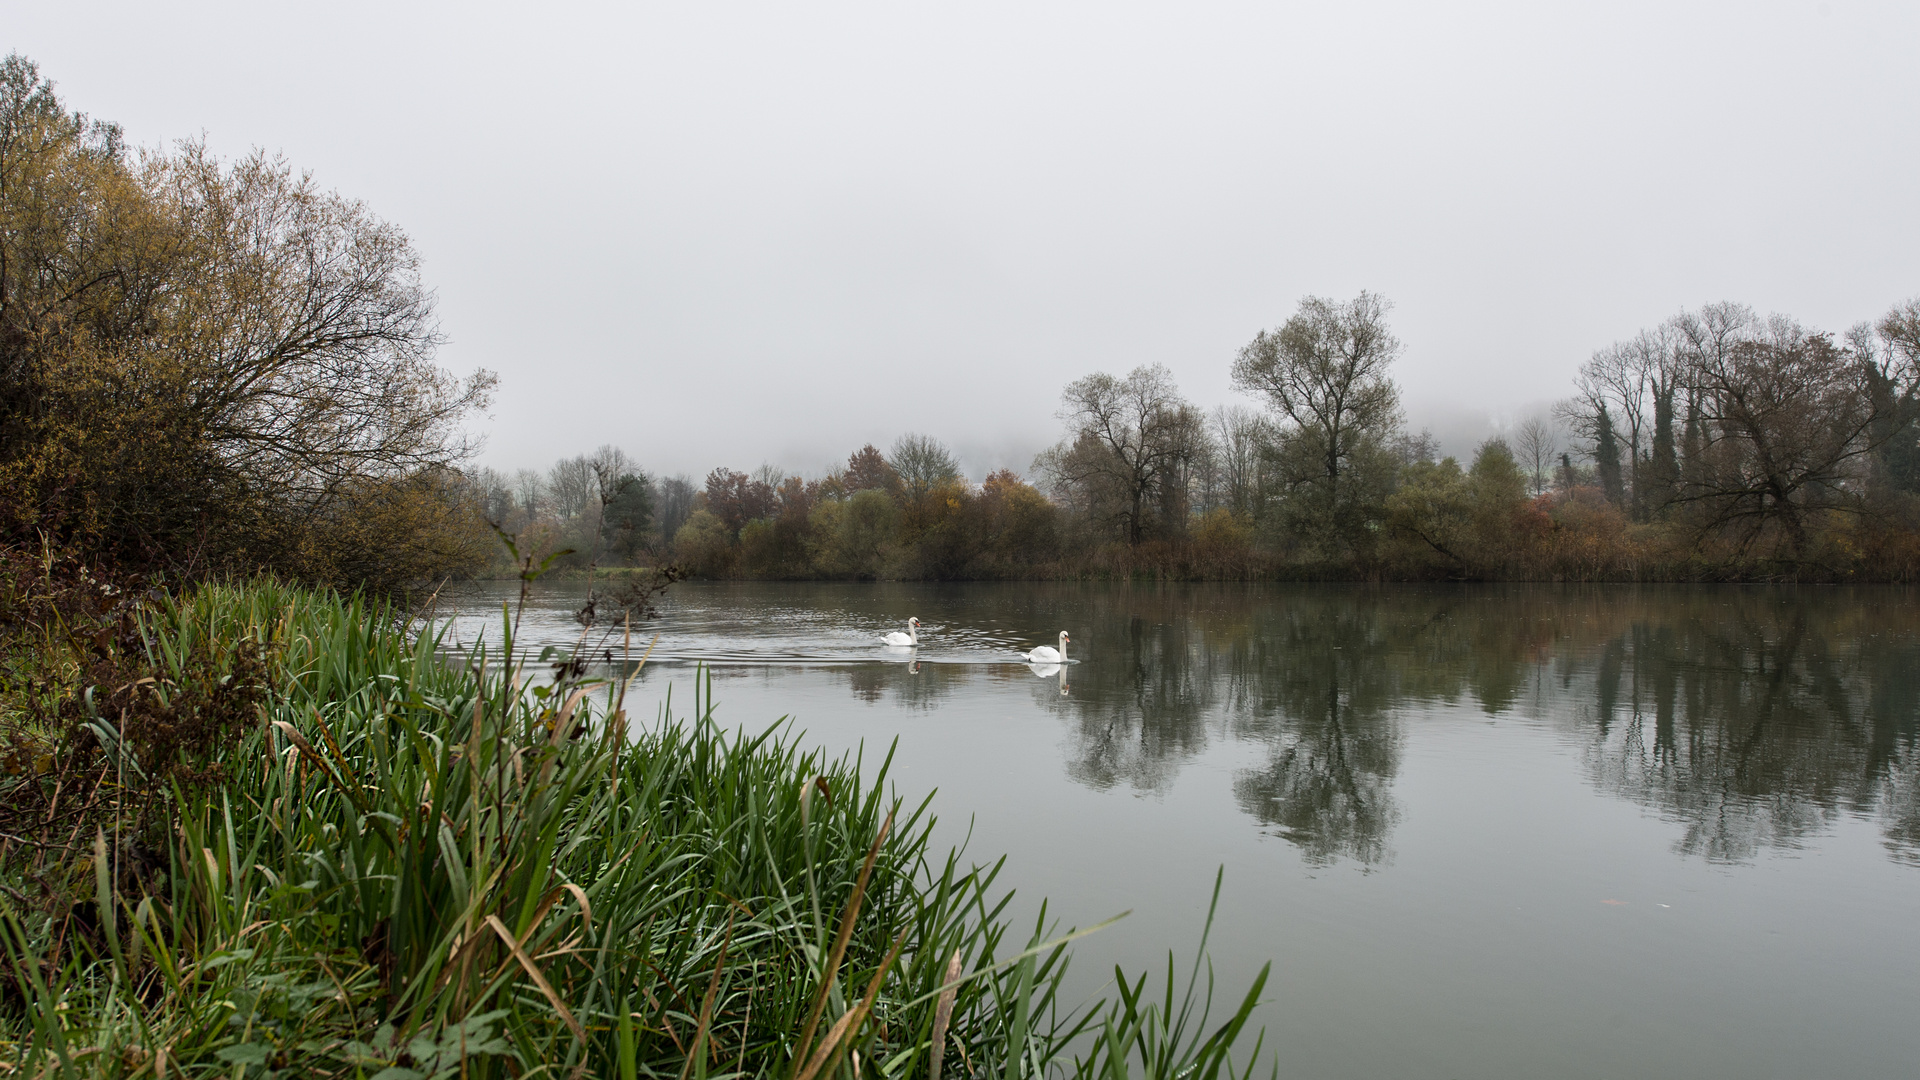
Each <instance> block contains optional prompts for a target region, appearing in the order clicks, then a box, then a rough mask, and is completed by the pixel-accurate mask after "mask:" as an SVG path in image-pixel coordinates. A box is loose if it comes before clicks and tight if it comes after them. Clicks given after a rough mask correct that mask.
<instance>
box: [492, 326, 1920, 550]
mask: <svg viewBox="0 0 1920 1080" xmlns="http://www.w3.org/2000/svg"><path fill="white" fill-rule="evenodd" d="M1390 312H1391V305H1390V304H1389V303H1388V302H1387V301H1386V300H1385V299H1384V298H1382V297H1379V296H1376V295H1373V294H1370V293H1364V292H1363V293H1361V294H1360V295H1359V296H1357V297H1355V298H1353V299H1351V300H1347V301H1335V300H1328V299H1323V298H1319V297H1307V298H1305V299H1303V300H1301V301H1300V303H1299V305H1298V308H1297V309H1296V311H1295V313H1294V314H1293V315H1292V316H1291V317H1289V318H1288V319H1287V320H1286V321H1285V322H1283V323H1282V324H1280V325H1279V326H1278V327H1276V328H1274V329H1272V330H1262V331H1259V332H1257V333H1256V334H1255V335H1254V337H1253V339H1252V340H1251V341H1250V342H1249V343H1248V344H1247V345H1246V346H1245V347H1244V348H1242V349H1241V350H1240V352H1239V354H1238V355H1237V356H1236V357H1234V358H1233V359H1232V361H1231V369H1230V370H1231V374H1232V377H1233V382H1234V385H1235V387H1236V388H1237V389H1238V390H1239V391H1241V392H1242V393H1243V394H1244V395H1245V403H1236V404H1232V405H1224V406H1220V407H1217V408H1215V409H1214V410H1213V411H1212V412H1210V413H1209V412H1205V411H1203V410H1201V409H1200V408H1199V407H1198V406H1196V405H1195V404H1194V403H1192V402H1191V401H1189V400H1187V398H1186V397H1184V396H1183V395H1182V394H1181V392H1180V389H1179V387H1178V386H1177V385H1176V384H1175V382H1174V379H1173V376H1172V374H1171V373H1170V372H1169V371H1168V369H1167V368H1165V367H1164V366H1161V365H1157V364H1155V365H1146V366H1142V367H1139V368H1135V369H1134V370H1132V371H1130V372H1127V373H1126V374H1124V375H1118V374H1113V373H1109V372H1091V373H1088V374H1086V375H1084V376H1081V377H1080V378H1077V379H1074V380H1072V381H1070V382H1069V383H1067V384H1066V386H1064V387H1063V388H1062V390H1061V397H1060V407H1059V411H1058V413H1057V415H1058V417H1059V419H1060V421H1061V426H1062V437H1061V439H1060V441H1059V442H1058V443H1056V444H1055V445H1054V446H1052V447H1050V448H1048V449H1047V450H1045V451H1043V452H1042V453H1041V454H1039V455H1038V456H1037V457H1036V458H1035V460H1034V463H1033V468H1032V476H1031V480H1030V481H1029V480H1028V479H1024V478H1022V477H1020V476H1018V475H1016V474H1014V473H1011V472H1007V471H1002V472H997V473H994V474H993V475H991V476H989V477H986V478H985V479H984V480H982V481H981V482H979V483H974V482H973V481H971V480H969V479H968V478H966V477H965V476H964V475H963V474H962V472H961V469H960V465H959V462H958V460H957V459H956V458H955V457H954V455H953V454H952V453H951V452H950V451H949V450H948V449H947V448H946V446H945V445H943V444H942V443H941V442H940V441H939V440H938V439H935V438H933V437H931V436H928V435H924V434H918V433H909V434H906V435H902V436H901V437H900V438H899V439H897V440H896V441H895V442H894V443H893V445H892V447H891V449H889V450H888V451H886V452H882V451H881V450H879V449H878V448H876V447H874V446H871V445H868V446H863V447H861V448H860V449H858V450H855V451H853V452H852V453H850V454H849V455H848V457H847V461H846V464H845V465H844V466H836V467H834V468H831V469H828V470H826V471H825V472H824V474H822V475H818V476H814V477H810V478H803V477H797V476H789V475H786V474H785V473H784V472H783V471H781V470H779V469H777V468H773V467H771V466H761V467H760V468H759V469H757V470H755V471H753V472H751V473H746V472H740V471H738V470H734V469H729V468H720V469H715V470H714V471H713V472H712V473H710V474H709V475H708V476H707V477H706V479H705V481H704V484H702V485H698V486H696V485H695V484H693V483H692V482H691V481H690V480H688V479H687V478H684V477H679V478H670V479H662V480H654V479H652V478H650V477H649V476H648V475H647V474H646V473H645V472H644V471H642V470H640V469H638V468H637V467H635V466H633V465H632V463H631V462H629V461H627V459H626V458H625V456H624V454H622V453H621V452H620V451H619V450H618V449H617V448H613V447H602V448H601V449H600V450H599V451H597V452H596V454H595V455H592V456H588V457H582V458H578V459H571V460H568V461H562V462H559V463H557V464H556V465H555V466H554V467H553V468H552V469H551V470H549V471H548V473H547V474H546V487H545V488H544V489H542V491H543V493H541V492H535V493H534V495H533V496H532V497H531V498H532V501H529V499H530V496H529V492H530V491H531V490H532V489H531V488H529V486H528V485H529V483H530V482H531V481H532V480H534V479H537V477H534V476H533V474H528V473H522V474H518V475H517V476H516V477H514V478H512V479H508V478H506V477H501V476H497V475H494V474H476V486H477V487H478V488H479V489H482V490H485V491H488V492H489V493H490V494H489V495H488V496H487V499H486V502H487V505H489V506H501V507H506V506H511V507H513V508H514V512H515V513H516V514H518V513H519V512H520V511H521V509H522V508H523V507H529V506H536V505H537V506H539V507H542V508H544V509H543V510H542V512H541V513H540V514H535V515H533V517H531V518H526V519H524V520H523V519H520V518H516V519H515V522H511V523H507V524H506V526H505V527H507V528H509V529H516V528H527V527H529V526H534V527H537V528H538V529H544V530H546V534H545V535H546V537H547V542H548V544H549V546H551V547H558V546H560V545H563V544H564V545H565V546H569V547H572V548H573V549H574V554H573V555H572V556H570V557H569V558H570V559H571V560H572V561H574V562H576V563H585V562H597V563H599V564H602V565H604V564H606V563H608V562H609V561H612V562H619V561H632V560H636V559H642V558H644V559H647V560H652V561H653V562H664V561H677V562H678V563H679V564H680V565H682V567H683V568H685V569H688V570H691V571H692V572H694V573H698V574H704V575H708V576H716V577H722V576H737V577H797V578H804V577H835V578H855V579H872V578H887V577H919V578H946V579H960V578H981V577H1056V576H1065V577H1072V576H1134V575H1141V574H1145V575H1149V576H1157V577H1245V578H1253V577H1315V578H1341V579H1351V578H1376V579H1393V578H1401V579H1407V578H1412V579H1421V578H1459V579H1472V578H1501V577H1522V578H1536V579H1561V578H1567V579H1578V580H1600V579H1668V580H1671V579H1678V580H1694V579H1704V580H1725V579H1751V578H1760V579H1811V580H1838V579H1845V578H1850V577H1861V576H1864V577H1871V578H1888V577H1892V578H1898V579H1902V580H1906V579H1911V578H1912V577H1913V576H1914V574H1915V572H1916V570H1920V534H1917V532H1916V525H1917V524H1920V512H1917V510H1916V508H1917V507H1920V427H1917V426H1916V425H1917V424H1920V302H1909V303H1906V304H1903V305H1900V306H1897V307H1896V308H1894V309H1893V310H1892V311H1890V312H1889V313H1888V314H1886V315H1885V316H1884V317H1883V318H1882V319H1880V320H1879V321H1878V322H1877V323H1874V324H1863V325H1861V326H1859V327H1856V328H1854V329H1853V330H1850V331H1849V332H1848V333H1847V334H1845V335H1843V336H1841V337H1838V338H1836V337H1835V336H1833V335H1831V334H1828V333H1824V332H1820V331H1815V330H1811V329H1808V328H1805V327H1802V326H1800V325H1799V324H1797V323H1795V322H1793V321H1792V320H1790V319H1786V318H1782V317H1777V316H1776V317H1771V318H1762V317H1760V316H1758V315H1756V314H1755V313H1754V312H1752V311H1751V310H1750V309H1748V308H1745V307H1741V306H1739V305H1735V304H1716V305H1710V306H1708V307H1706V308H1702V309H1700V310H1699V311H1695V312H1683V313H1682V314H1680V315H1678V316H1675V317H1674V318H1672V319H1670V320H1667V321H1666V322H1664V323H1662V324H1660V325H1659V326H1657V327H1654V328H1653V329H1650V330H1647V331H1644V332H1642V333H1639V334H1637V335H1635V336H1634V337H1633V338H1631V339H1628V340H1626V341H1622V342H1617V343H1615V344H1612V345H1609V346H1606V347H1604V348H1601V349H1599V350H1597V351H1596V352H1595V353H1594V354H1593V356H1592V357H1591V358H1590V359H1589V360H1588V361H1587V362H1586V363H1585V364H1583V365H1582V367H1581V368H1580V371H1579V375H1578V378H1577V380H1576V382H1575V384H1574V387H1573V393H1572V394H1571V395H1570V396H1569V397H1568V398H1567V399H1566V400H1565V401H1563V402H1562V403H1560V405H1559V406H1557V407H1556V408H1555V410H1554V413H1553V415H1552V416H1551V417H1548V416H1529V417H1525V418H1523V419H1521V420H1519V421H1518V422H1517V423H1514V424H1513V425H1511V427H1510V428H1509V429H1508V431H1507V432H1506V434H1505V435H1503V436H1495V437H1492V438H1489V439H1487V440H1485V441H1484V442H1483V443H1482V444H1481V445H1480V446H1479V447H1477V448H1476V449H1475V451H1474V453H1473V454H1472V455H1471V457H1470V458H1468V459H1467V460H1465V461H1461V460H1456V459H1454V458H1451V457H1441V456H1439V454H1438V452H1437V449H1436V447H1435V445H1434V441H1433V439H1432V437H1431V436H1430V435H1428V434H1427V433H1425V432H1416V431H1411V430H1409V429H1407V427H1406V426H1405V422H1404V419H1403V417H1402V414H1401V411H1400V404H1399V402H1400V397H1399V390H1398V387H1397V386H1396V385H1395V383H1394V381H1393V378H1392V365H1393V363H1394V361H1395V360H1396V359H1397V358H1398V357H1399V355H1400V354H1401V352H1402V349H1403V346H1402V345H1401V343H1400V341H1399V339H1398V338H1397V337H1396V336H1395V335H1394V333H1393V332H1392V329H1391V327H1390V325H1389V323H1388V315H1389V314H1390ZM616 476H617V477H619V478H620V480H621V483H622V484H624V485H626V486H625V487H622V488H621V489H620V491H621V494H618V495H617V496H615V497H613V498H611V499H610V497H609V491H610V489H608V488H607V487H606V481H605V480H604V479H600V478H605V477H616ZM596 484H598V485H599V486H597V487H596ZM596 492H598V495H597V500H598V501H597V502H596V495H595V493H596ZM542 500H544V501H542ZM616 507H630V508H631V509H622V510H620V511H619V512H618V515H617V516H616V514H615V508H616ZM655 507H659V508H660V509H659V510H658V512H655V510H654V508H655ZM669 508H670V509H669ZM535 519H537V520H535ZM616 537H617V540H616ZM642 553H644V554H642Z"/></svg>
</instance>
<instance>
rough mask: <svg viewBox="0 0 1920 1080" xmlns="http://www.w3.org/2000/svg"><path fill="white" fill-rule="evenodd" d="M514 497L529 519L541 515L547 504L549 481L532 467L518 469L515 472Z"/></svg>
mask: <svg viewBox="0 0 1920 1080" xmlns="http://www.w3.org/2000/svg"><path fill="white" fill-rule="evenodd" d="M513 497H514V500H515V501H516V502H517V503H518V504H519V507H520V511H521V512H522V513H524V514H526V516H527V520H528V521H532V520H533V519H534V518H537V517H539V516H540V511H541V509H542V508H544V507H545V506H546V505H547V481H546V478H544V477H542V476H541V475H540V474H539V473H538V472H535V471H534V470H532V469H518V470H516V471H515V472H514V474H513Z"/></svg>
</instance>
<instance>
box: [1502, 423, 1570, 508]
mask: <svg viewBox="0 0 1920 1080" xmlns="http://www.w3.org/2000/svg"><path fill="white" fill-rule="evenodd" d="M1513 451H1514V456H1515V458H1516V459H1518V461H1519V462H1520V466H1521V467H1522V468H1524V469H1526V470H1527V476H1528V477H1529V478H1530V479H1531V480H1532V481H1533V493H1534V494H1535V495H1539V494H1541V493H1542V492H1544V491H1546V490H1547V476H1548V474H1549V473H1551V472H1552V471H1553V464H1554V459H1555V458H1556V457H1558V456H1559V454H1560V433H1559V432H1557V431H1555V430H1554V427H1553V425H1552V424H1550V423H1548V422H1547V421H1545V420H1542V419H1541V418H1539V417H1537V416H1530V417H1528V418H1527V419H1525V420H1522V421H1521V422H1520V424H1519V426H1518V427H1516V428H1514V429H1513Z"/></svg>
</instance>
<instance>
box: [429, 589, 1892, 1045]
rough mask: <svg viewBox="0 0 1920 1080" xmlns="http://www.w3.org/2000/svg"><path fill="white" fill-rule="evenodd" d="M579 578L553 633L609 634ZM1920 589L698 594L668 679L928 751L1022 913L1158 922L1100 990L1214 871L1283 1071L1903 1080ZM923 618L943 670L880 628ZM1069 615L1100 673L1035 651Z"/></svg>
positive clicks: (909, 773)
mask: <svg viewBox="0 0 1920 1080" xmlns="http://www.w3.org/2000/svg"><path fill="white" fill-rule="evenodd" d="M582 592H583V589H582V587H581V586H577V585H575V586H568V585H556V586H551V587H546V588H543V589H542V590H541V591H539V592H537V593H536V594H535V595H534V597H533V601H532V604H531V607H530V608H529V610H528V611H527V612H526V613H525V616H524V623H523V630H522V633H523V640H531V639H537V640H539V641H543V642H551V643H557V644H565V645H568V646H571V645H573V644H574V643H575V642H577V641H578V640H579V638H580V630H579V627H578V626H577V625H576V624H575V623H574V622H572V620H571V617H570V616H571V613H572V611H573V610H574V609H575V608H576V607H578V605H579V601H580V598H581V595H582ZM513 594H514V591H513V589H512V588H510V587H508V586H499V587H497V588H496V587H488V586H480V587H476V588H474V589H472V590H470V591H469V592H467V593H464V594H462V595H461V596H459V597H457V598H455V601H454V603H455V606H456V609H457V610H458V611H459V613H460V614H459V617H458V618H457V619H456V620H455V622H456V633H457V634H458V635H459V636H460V637H461V638H462V639H463V640H466V641H471V640H473V639H474V637H475V636H476V635H478V634H481V633H483V632H484V633H486V634H487V636H488V637H489V638H495V639H497V637H498V633H499V632H498V629H497V627H498V622H499V617H498V611H499V605H500V603H501V602H502V601H503V600H505V599H508V598H509V597H511V596H512V595H513ZM1916 599H1917V597H1916V594H1915V593H1914V592H1913V591H1910V590H1899V589H1878V590H1874V589H1856V590H1848V589H1825V590H1788V589H1764V588H1662V589H1649V588H1626V587H1622V588H1611V589H1573V588H1554V587H1460V588H1424V587H1390V588H1367V587H1287V586H1262V587H1245V586H1229V587H1207V586H1198V587H1151V586H1149V587H1141V586H1133V587H1127V586H1111V587H1106V586H1073V585H1064V586H1063V585H1032V584H1022V585H966V586H934V585H787V584H753V585H742V584H682V585H678V586H675V587H674V590H673V593H672V598H671V600H670V602H668V603H667V604H666V605H665V606H664V608H663V618H662V619H661V620H660V621H659V622H657V623H653V624H649V626H648V634H649V636H650V635H651V634H652V633H653V632H655V631H657V632H658V633H659V635H660V638H659V643H658V646H657V648H656V650H655V652H654V654H653V658H652V660H651V661H650V662H649V663H648V665H647V666H646V668H645V669H644V670H643V672H642V673H641V676H640V682H639V684H637V690H638V691H639V692H640V693H641V695H642V697H643V698H645V697H647V696H649V695H651V696H653V697H656V698H657V697H660V696H662V695H664V693H665V692H666V690H667V688H668V687H669V685H671V686H672V687H673V689H674V693H675V696H676V699H677V700H689V699H690V693H691V690H692V683H693V678H694V672H695V670H696V669H695V667H694V665H695V664H696V663H697V662H702V661H704V662H706V663H709V664H710V665H712V668H711V670H712V672H713V676H714V687H715V696H716V698H717V699H718V701H719V703H720V710H719V716H720V718H721V719H722V720H723V722H725V723H727V724H729V725H730V726H745V727H747V728H750V729H754V730H758V729H760V728H763V727H765V726H767V725H770V724H772V723H774V722H775V721H777V720H778V719H779V718H781V717H783V716H790V717H792V718H793V723H794V724H795V725H796V726H797V727H798V728H800V729H803V730H804V731H805V732H806V738H807V739H808V740H809V741H811V742H814V743H817V744H820V745H824V746H827V747H831V748H834V749H836V750H842V749H852V748H857V747H860V746H862V745H863V744H864V746H865V747H866V748H867V752H868V754H869V756H872V755H873V754H874V752H875V751H876V750H884V749H885V748H886V747H887V746H888V745H889V744H892V743H893V742H894V741H895V740H897V741H898V747H899V750H898V756H897V758H896V766H895V772H894V778H895V782H896V783H897V784H898V786H899V788H900V791H901V793H902V794H903V795H907V796H909V797H918V796H919V795H922V794H924V793H925V792H927V791H928V790H931V789H938V791H939V797H938V798H937V800H936V803H935V805H936V807H937V808H938V810H939V811H940V813H941V815H942V824H941V829H942V835H943V836H944V837H945V838H946V839H947V840H948V842H958V841H960V840H961V839H964V838H965V836H966V832H967V830H969V829H971V833H972V839H971V841H970V848H969V850H970V851H971V852H973V854H974V855H976V856H977V857H980V858H983V859H984V858H988V857H992V856H997V855H998V854H1000V853H1006V854H1007V855H1008V856H1009V857H1010V858H1009V865H1008V870H1007V872H1006V875H1005V876H1004V877H1003V879H1002V880H1003V881H1006V882H1009V883H1010V884H1012V885H1014V886H1016V887H1017V888H1018V889H1019V891H1020V893H1021V894H1022V895H1023V896H1024V897H1026V898H1027V900H1028V907H1027V909H1026V910H1028V911H1029V912H1030V911H1031V910H1032V905H1033V903H1034V902H1037V900H1038V898H1039V897H1040V896H1046V897H1049V898H1051V902H1052V903H1051V908H1050V911H1051V912H1052V913H1053V914H1055V915H1057V916H1059V917H1060V918H1061V919H1062V920H1063V921H1064V922H1067V923H1075V924H1082V925H1084V924H1087V923H1091V922H1094V921H1097V920H1099V919H1101V918H1104V917H1106V916H1109V915H1112V914H1114V913H1116V912H1118V911H1121V910H1124V909H1132V910H1133V911H1134V915H1133V916H1132V917H1130V918H1128V919H1126V920H1124V921H1123V922H1122V923H1121V924H1120V925H1119V926H1117V927H1115V928H1113V929H1111V930H1108V931H1105V932H1103V933H1101V934H1098V935H1095V936H1094V937H1092V938H1089V939H1085V940H1083V941H1082V942H1080V943H1078V947H1077V952H1076V961H1075V971H1076V973H1077V976H1078V983H1077V990H1078V991H1080V992H1082V993H1092V992H1095V991H1097V990H1098V989H1099V987H1100V984H1101V982H1102V975H1103V973H1106V972H1111V970H1112V967H1113V965H1114V964H1115V963H1118V964H1121V965H1122V966H1124V967H1125V968H1127V969H1128V970H1132V971H1138V970H1142V969H1144V968H1147V967H1149V966H1153V965H1156V964H1160V963H1164V958H1165V953H1166V950H1167V948H1169V947H1174V948H1176V949H1177V950H1178V951H1179V952H1180V953H1182V954H1183V955H1187V954H1190V951H1191V948H1192V945H1193V943H1194V940H1195V937H1196V935H1197V933H1198V929H1199V926H1200V922H1201V920H1202V918H1203V916H1204V913H1205V906H1206V900H1207V895H1208V891H1209V888H1210V886H1211V882H1212V879H1213V874H1214V871H1215V868H1216V867H1219V866H1222V865H1224V866H1225V868H1226V885H1225V889H1224V892H1223V895H1222V900H1221V913H1220V919H1219V922H1218V925H1217V927H1216V930H1215V937H1214V942H1213V950H1212V951H1213V959H1214V963H1215V969H1216V972H1217V975H1218V977H1219V979H1220V984H1221V986H1222V987H1223V988H1224V989H1225V991H1226V992H1227V993H1228V994H1232V993H1234V992H1236V991H1239V990H1243V989H1244V987H1245V985H1246V983H1247V982H1248V980H1250V979H1251V978H1252V977H1253V975H1254V973H1255V972H1256V971H1257V970H1258V968H1259V966H1260V964H1261V963H1263V962H1265V961H1267V960H1272V961H1273V963H1274V975H1273V978H1272V980H1271V982H1270V983H1269V984H1268V991H1267V998H1268V1003H1267V1004H1266V1005H1265V1006H1263V1008H1262V1010H1261V1013H1260V1017H1259V1019H1260V1022H1262V1023H1264V1024H1265V1025H1266V1026H1267V1029H1268V1045H1269V1046H1277V1047H1278V1048H1279V1052H1280V1060H1281V1072H1282V1075H1283V1076H1298V1077H1667V1076H1672V1077H1813V1076H1835V1077H1839V1076H1848V1077H1913V1076H1917V1075H1920V1022H1917V1021H1916V1017H1920V747H1916V736H1920V612H1917V609H1916V603H1915V602H1916ZM489 613H491V614H489ZM909 615H917V616H919V618H920V619H921V622H922V631H921V639H922V645H921V647H920V648H919V649H918V650H917V652H905V651H890V650H888V649H886V648H884V647H883V646H881V645H880V644H879V643H878V641H877V638H878V636H879V635H880V634H882V633H884V632H886V631H888V630H895V629H903V628H904V623H905V621H906V619H907V617H908V616H909ZM1063 629H1064V630H1067V631H1069V632H1070V633H1071V634H1072V636H1073V646H1072V650H1071V655H1072V657H1073V658H1074V659H1075V660H1076V661H1078V662H1077V663H1073V664H1070V665H1068V666H1066V667H1065V668H1056V669H1036V668H1030V667H1029V666H1028V665H1026V664H1024V663H1021V662H1020V661H1019V660H1018V659H1017V658H1016V657H1015V655H1014V654H1015V653H1016V651H1020V650H1025V649H1027V648H1030V647H1032V646H1034V645H1042V644H1053V643H1054V639H1055V637H1056V635H1057V634H1058V632H1059V631H1060V630H1063ZM595 640H596V641H598V639H597V638H596V639H595ZM613 645H614V647H615V648H616V650H617V647H618V642H617V640H616V641H615V642H613ZM597 647H599V646H596V648H597ZM636 711H638V712H644V711H645V710H644V709H642V710H636Z"/></svg>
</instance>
